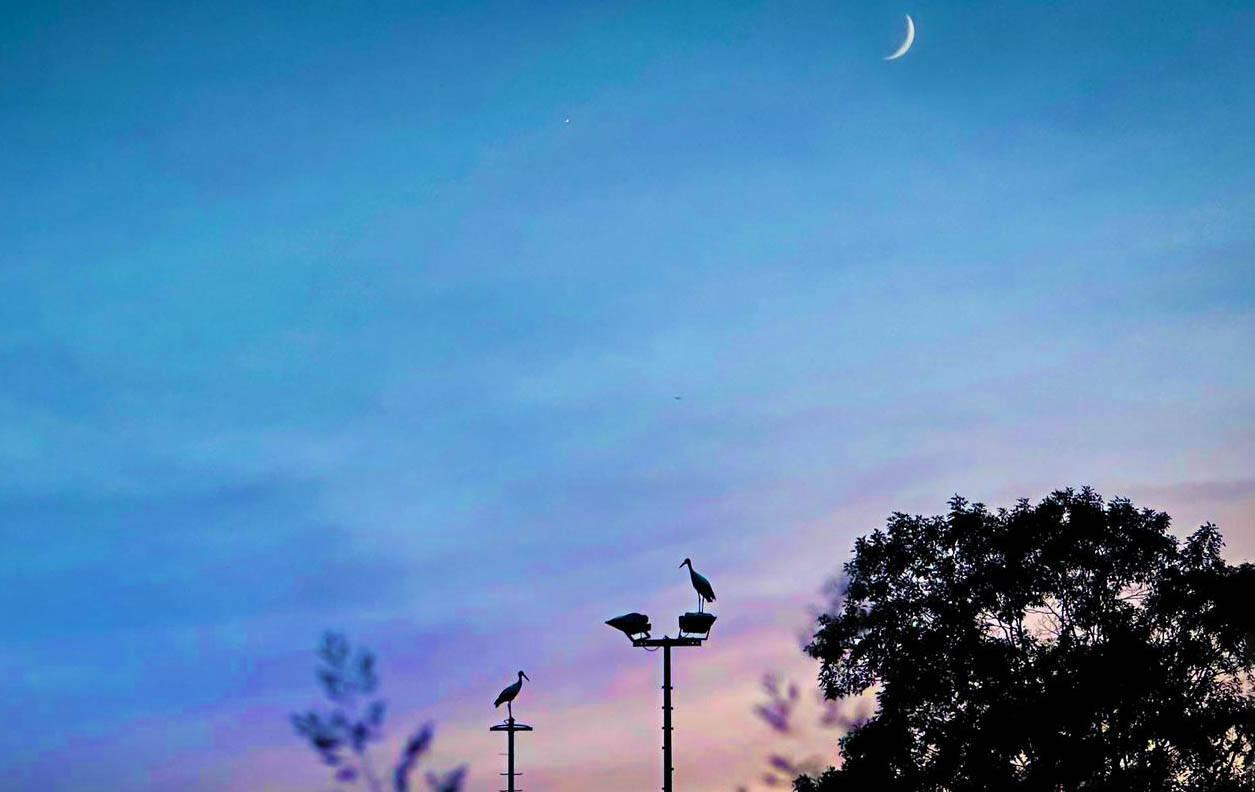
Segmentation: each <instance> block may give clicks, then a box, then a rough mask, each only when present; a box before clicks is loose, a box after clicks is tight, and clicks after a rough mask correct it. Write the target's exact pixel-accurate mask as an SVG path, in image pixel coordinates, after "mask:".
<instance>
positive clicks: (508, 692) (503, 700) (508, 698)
mask: <svg viewBox="0 0 1255 792" xmlns="http://www.w3.org/2000/svg"><path fill="white" fill-rule="evenodd" d="M524 679H526V680H527V681H528V682H531V681H532V678H531V677H529V676H528V675H527V674H524V673H523V672H522V671H520V672H519V678H518V680H516V681H515V683H514V684H513V685H510V686H508V687H506V689H505V690H503V691H501V693H499V694H498V695H497V700H496V701H494V702H493V703H492V706H493V708H494V709H496V708H497V707H500V706H501V705H502V704H504V705H505V708H506V712H508V713H510V720H514V709H513V707H511V706H510V705H511V703H513V701H514V699H515V697H516V696H518V694H519V691H520V690H522V689H523V680H524Z"/></svg>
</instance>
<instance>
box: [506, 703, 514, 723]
mask: <svg viewBox="0 0 1255 792" xmlns="http://www.w3.org/2000/svg"><path fill="white" fill-rule="evenodd" d="M505 711H506V713H507V714H509V716H510V723H514V705H513V702H510V701H507V702H506V703H505Z"/></svg>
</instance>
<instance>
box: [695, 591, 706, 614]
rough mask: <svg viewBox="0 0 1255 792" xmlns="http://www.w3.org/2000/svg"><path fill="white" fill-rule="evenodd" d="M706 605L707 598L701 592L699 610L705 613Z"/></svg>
mask: <svg viewBox="0 0 1255 792" xmlns="http://www.w3.org/2000/svg"><path fill="white" fill-rule="evenodd" d="M705 606H706V598H705V597H703V596H702V595H701V594H698V595H697V612H698V613H705V610H704V608H705Z"/></svg>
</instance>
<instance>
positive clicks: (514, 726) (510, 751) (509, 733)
mask: <svg viewBox="0 0 1255 792" xmlns="http://www.w3.org/2000/svg"><path fill="white" fill-rule="evenodd" d="M488 731H503V732H505V733H506V771H505V772H504V773H502V774H501V775H503V776H505V777H506V788H505V789H504V790H502V792H521V790H516V789H515V787H514V777H515V776H518V775H522V773H516V772H514V733H515V732H521V731H532V727H531V726H528V725H527V724H526V723H517V722H515V720H514V717H513V716H511V717H509V718H506V722H505V723H498V724H497V725H496V726H493V727H491V728H489V729H488Z"/></svg>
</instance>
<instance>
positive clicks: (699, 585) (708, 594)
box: [680, 558, 715, 613]
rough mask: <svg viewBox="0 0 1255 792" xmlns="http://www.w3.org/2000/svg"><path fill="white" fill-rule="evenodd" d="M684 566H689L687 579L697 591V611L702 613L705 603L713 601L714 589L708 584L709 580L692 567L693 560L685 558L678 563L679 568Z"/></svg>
mask: <svg viewBox="0 0 1255 792" xmlns="http://www.w3.org/2000/svg"><path fill="white" fill-rule="evenodd" d="M686 566H687V567H688V568H689V580H691V581H692V583H693V589H694V590H695V591H696V592H697V612H698V613H702V612H703V605H704V604H705V603H707V602H714V601H715V589H714V588H713V587H712V586H711V585H710V581H709V580H707V579H706V578H705V577H704V576H702V575H700V574H698V572H697V570H696V569H693V562H692V561H690V560H689V559H687V558H686V559H684V562H683V563H681V564H680V567H681V568H683V567H686Z"/></svg>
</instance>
